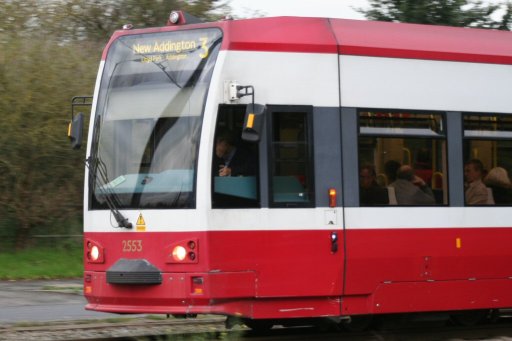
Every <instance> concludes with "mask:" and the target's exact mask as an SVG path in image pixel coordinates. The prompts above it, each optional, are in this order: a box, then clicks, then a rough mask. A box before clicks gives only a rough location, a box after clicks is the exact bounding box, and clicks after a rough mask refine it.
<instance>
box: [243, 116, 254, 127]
mask: <svg viewBox="0 0 512 341" xmlns="http://www.w3.org/2000/svg"><path fill="white" fill-rule="evenodd" d="M245 127H246V128H248V129H252V128H253V127H254V114H249V117H247V125H246V126H245Z"/></svg>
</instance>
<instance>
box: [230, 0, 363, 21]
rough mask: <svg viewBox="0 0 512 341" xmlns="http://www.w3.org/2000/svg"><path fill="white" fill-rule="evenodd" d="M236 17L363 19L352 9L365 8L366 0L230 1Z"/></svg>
mask: <svg viewBox="0 0 512 341" xmlns="http://www.w3.org/2000/svg"><path fill="white" fill-rule="evenodd" d="M229 4H230V6H231V8H232V9H233V14H234V15H235V16H237V17H246V18H250V17H254V14H255V13H257V15H258V16H265V17H267V16H268V17H274V16H281V15H286V16H300V17H304V16H308V17H328V18H345V19H364V16H363V15H362V14H361V13H358V12H357V11H356V10H355V9H354V8H360V7H363V8H367V7H368V1H367V0H231V1H230V2H229Z"/></svg>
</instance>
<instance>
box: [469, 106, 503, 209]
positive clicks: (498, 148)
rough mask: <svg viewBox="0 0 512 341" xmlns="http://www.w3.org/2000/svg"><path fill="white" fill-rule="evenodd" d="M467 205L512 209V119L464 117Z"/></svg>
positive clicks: (486, 116) (494, 116)
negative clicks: (511, 173)
mask: <svg viewBox="0 0 512 341" xmlns="http://www.w3.org/2000/svg"><path fill="white" fill-rule="evenodd" d="M464 138H465V139H464V159H465V161H466V164H465V166H464V180H465V186H466V188H465V199H466V205H504V206H510V205H512V184H511V181H510V175H509V174H510V172H511V171H512V117H510V116H506V115H493V114H468V115H465V116H464Z"/></svg>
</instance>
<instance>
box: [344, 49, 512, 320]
mask: <svg viewBox="0 0 512 341" xmlns="http://www.w3.org/2000/svg"><path fill="white" fill-rule="evenodd" d="M340 64H341V73H340V77H341V80H342V89H345V92H343V91H342V105H344V106H348V107H353V108H375V110H376V111H381V112H385V111H386V110H389V111H392V110H416V111H428V110H439V111H440V112H442V113H443V115H448V114H449V112H448V111H459V112H464V111H468V112H474V111H476V112H483V113H492V112H502V113H507V112H510V101H509V96H508V95H507V91H506V89H505V88H504V87H503V86H502V85H501V84H502V82H503V81H504V80H505V79H510V77H509V76H512V68H511V67H510V66H508V65H490V64H479V63H460V62H443V61H427V60H411V59H398V58H376V57H355V56H342V57H341V58H340ZM475 76H476V77H475ZM470 94H471V95H470ZM365 110H367V109H365ZM460 125H462V122H460ZM447 134H450V130H448V131H447ZM356 135H357V134H354V136H356ZM456 138H462V136H457V137H456ZM352 142H353V144H354V145H357V143H358V142H357V141H356V140H354V141H352ZM458 143H460V144H461V145H462V143H463V142H462V140H461V141H459V142H458ZM460 149H461V151H462V147H461V148H460ZM462 157H463V155H462V153H459V154H457V155H447V159H448V160H449V162H448V167H450V166H453V165H455V163H458V165H459V169H460V173H461V174H458V175H457V176H460V177H463V174H462V173H463V172H462V164H463V163H464V161H465V160H463V159H462ZM344 167H351V166H350V165H344ZM354 167H357V165H355V166H354ZM445 175H447V173H446V174H445ZM445 179H446V181H448V182H449V181H450V180H452V181H455V180H454V179H449V178H445ZM461 183H462V181H461ZM458 190H460V191H464V189H463V188H462V186H460V188H458ZM505 212H506V208H500V207H489V206H487V207H464V203H463V202H448V201H447V202H446V203H445V205H441V206H438V207H399V206H395V207H378V208H377V207H353V208H346V209H345V217H346V241H347V244H346V246H347V263H346V264H347V265H346V285H345V292H344V293H345V297H344V303H343V313H344V314H368V313H395V312H411V311H439V310H466V309H467V310H470V309H485V308H487V309H488V308H498V307H510V306H512V299H511V298H510V295H509V293H510V290H511V289H512V282H511V281H510V277H511V274H512V267H511V266H510V264H511V261H512V251H511V249H510V248H509V246H508V245H509V242H510V240H511V238H512V229H511V228H510V227H511V226H512V220H510V218H509V216H508V215H507V214H506V213H505Z"/></svg>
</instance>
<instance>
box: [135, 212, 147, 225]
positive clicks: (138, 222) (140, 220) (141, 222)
mask: <svg viewBox="0 0 512 341" xmlns="http://www.w3.org/2000/svg"><path fill="white" fill-rule="evenodd" d="M137 225H146V222H145V221H144V217H142V213H140V214H139V218H138V219H137Z"/></svg>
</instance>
